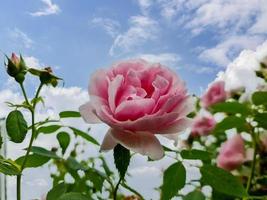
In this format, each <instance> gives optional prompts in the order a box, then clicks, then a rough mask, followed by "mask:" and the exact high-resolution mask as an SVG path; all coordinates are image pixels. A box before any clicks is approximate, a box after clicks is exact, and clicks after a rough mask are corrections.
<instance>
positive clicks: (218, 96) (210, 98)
mask: <svg viewBox="0 0 267 200" xmlns="http://www.w3.org/2000/svg"><path fill="white" fill-rule="evenodd" d="M226 98H227V93H226V91H225V89H224V82H223V81H217V82H214V83H213V84H212V85H211V86H210V87H209V88H208V90H207V92H206V93H205V94H204V95H203V96H202V98H201V102H202V105H203V107H205V108H207V107H209V106H211V105H213V104H216V103H220V102H223V101H225V100H226Z"/></svg>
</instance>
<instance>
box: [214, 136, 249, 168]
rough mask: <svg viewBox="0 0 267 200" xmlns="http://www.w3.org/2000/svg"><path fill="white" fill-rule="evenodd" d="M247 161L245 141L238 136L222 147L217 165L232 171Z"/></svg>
mask: <svg viewBox="0 0 267 200" xmlns="http://www.w3.org/2000/svg"><path fill="white" fill-rule="evenodd" d="M245 160H246V152H245V146H244V141H243V139H242V137H241V136H240V135H239V134H238V135H235V136H234V137H232V138H230V139H229V140H227V141H226V142H225V143H224V144H223V145H222V147H221V149H220V153H219V156H218V158H217V165H218V167H221V168H223V169H225V170H228V171H231V170H234V169H236V168H238V167H240V166H241V165H242V164H243V162H244V161H245Z"/></svg>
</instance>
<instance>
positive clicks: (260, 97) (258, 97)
mask: <svg viewBox="0 0 267 200" xmlns="http://www.w3.org/2000/svg"><path fill="white" fill-rule="evenodd" d="M252 102H253V103H254V104H255V105H257V106H258V105H267V92H259V91H258V92H254V94H253V95H252Z"/></svg>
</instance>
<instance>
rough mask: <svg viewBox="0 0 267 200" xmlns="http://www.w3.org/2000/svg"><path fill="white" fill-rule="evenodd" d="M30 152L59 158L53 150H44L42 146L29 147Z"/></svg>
mask: <svg viewBox="0 0 267 200" xmlns="http://www.w3.org/2000/svg"><path fill="white" fill-rule="evenodd" d="M31 152H32V153H34V154H37V155H40V156H44V157H48V158H53V159H60V157H59V156H58V155H57V154H56V153H55V152H53V151H49V150H46V149H45V148H43V147H36V146H33V147H31Z"/></svg>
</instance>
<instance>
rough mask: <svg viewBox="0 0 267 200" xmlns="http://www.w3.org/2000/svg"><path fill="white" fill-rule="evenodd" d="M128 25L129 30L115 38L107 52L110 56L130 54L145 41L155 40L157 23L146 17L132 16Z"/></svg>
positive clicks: (157, 30)
mask: <svg viewBox="0 0 267 200" xmlns="http://www.w3.org/2000/svg"><path fill="white" fill-rule="evenodd" d="M129 23H130V28H129V29H128V30H127V31H126V32H124V33H121V34H119V35H118V36H117V37H116V38H115V40H114V42H113V44H112V46H111V48H110V50H109V54H110V55H112V56H113V55H115V54H121V53H125V52H130V51H132V50H133V49H134V48H136V47H138V46H140V45H141V44H144V43H145V42H147V41H152V40H155V39H156V38H157V36H158V32H159V29H158V23H157V21H155V20H153V19H151V18H149V17H147V16H141V15H139V16H133V17H131V18H130V20H129Z"/></svg>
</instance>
